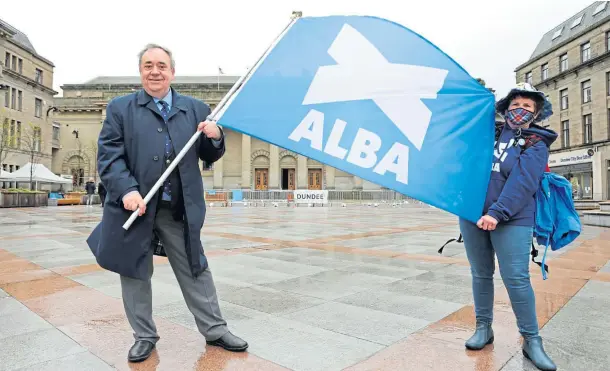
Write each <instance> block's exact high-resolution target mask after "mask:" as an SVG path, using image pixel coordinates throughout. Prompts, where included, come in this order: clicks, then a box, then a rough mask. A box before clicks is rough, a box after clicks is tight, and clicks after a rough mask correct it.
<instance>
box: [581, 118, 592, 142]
mask: <svg viewBox="0 0 610 371" xmlns="http://www.w3.org/2000/svg"><path fill="white" fill-rule="evenodd" d="M582 123H583V131H582V133H583V143H584V144H589V143H591V142H593V116H592V115H591V114H588V115H584V116H583V122H582Z"/></svg>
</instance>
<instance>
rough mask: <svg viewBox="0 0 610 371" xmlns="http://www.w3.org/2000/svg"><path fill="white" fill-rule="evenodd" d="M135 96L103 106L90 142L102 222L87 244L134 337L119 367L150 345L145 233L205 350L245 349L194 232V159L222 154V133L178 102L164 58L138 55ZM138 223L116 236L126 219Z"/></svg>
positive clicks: (150, 50)
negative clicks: (102, 197) (116, 288)
mask: <svg viewBox="0 0 610 371" xmlns="http://www.w3.org/2000/svg"><path fill="white" fill-rule="evenodd" d="M139 58H140V67H139V70H140V76H141V80H142V85H143V90H140V91H138V92H136V93H133V94H129V95H126V96H122V97H117V98H115V99H113V100H112V101H110V102H109V103H108V106H107V108H106V119H105V120H104V123H103V126H102V130H101V132H100V136H99V140H98V169H99V173H100V177H101V179H102V182H103V183H104V185H105V187H106V192H107V194H106V204H105V207H104V212H103V218H102V222H101V223H100V224H99V225H98V226H97V227H96V229H95V230H94V231H93V233H92V234H91V236H90V237H89V239H88V240H87V242H88V244H89V247H90V248H91V250H92V252H93V254H94V255H95V257H96V259H97V262H98V264H99V265H100V266H102V267H103V268H105V269H108V270H110V271H113V272H116V273H119V274H120V276H121V288H122V293H123V304H124V306H125V312H126V314H127V319H128V320H129V323H130V324H131V327H132V328H133V330H134V337H135V339H136V341H135V344H134V345H133V346H132V347H131V349H130V350H129V354H128V359H129V360H130V361H132V362H138V361H143V360H145V359H147V358H148V357H149V356H150V354H151V352H152V350H153V348H154V347H155V344H156V342H157V341H158V340H159V336H158V335H157V329H156V327H155V324H154V322H153V317H152V291H151V277H152V274H153V259H152V258H153V249H154V248H155V246H153V245H156V244H154V243H153V234H154V235H155V236H157V237H158V238H159V240H160V242H161V243H162V244H163V248H164V250H165V253H166V254H167V257H168V259H169V262H170V264H171V267H172V269H173V271H174V274H175V276H176V278H177V280H178V283H179V284H180V288H181V291H182V294H183V296H184V299H185V301H186V303H187V306H188V308H189V310H190V311H191V313H192V314H193V316H194V317H195V322H196V323H197V327H198V329H199V331H200V332H201V333H202V334H203V336H204V337H205V339H206V340H207V343H208V344H211V345H216V346H220V347H223V348H225V349H227V350H231V351H244V350H246V349H247V347H248V344H247V343H246V342H245V341H244V340H242V339H240V338H239V337H237V336H235V335H233V334H232V333H231V332H229V330H228V328H227V323H226V322H225V320H224V319H223V318H222V315H221V313H220V308H219V305H218V298H217V297H216V289H215V286H214V282H213V279H212V274H211V272H210V269H209V267H208V261H207V259H206V256H205V255H204V252H203V247H202V245H201V239H200V233H201V228H202V227H203V221H204V219H205V202H204V195H203V181H202V178H201V172H200V168H199V160H202V161H205V162H206V163H208V164H210V163H213V162H215V161H217V160H218V159H220V158H221V157H222V156H223V154H224V151H225V141H224V134H223V132H222V129H220V128H219V127H218V126H217V125H216V123H214V122H210V121H206V119H207V117H208V115H209V114H210V108H209V106H207V105H206V104H205V103H203V102H201V101H199V100H196V99H194V98H191V97H187V96H183V95H180V94H178V93H177V92H176V91H175V90H174V89H173V88H171V87H170V83H171V81H172V80H173V79H174V73H175V70H174V66H175V62H174V60H173V58H172V54H171V52H170V51H169V50H167V49H166V48H163V47H161V46H159V45H154V44H152V45H148V46H147V47H146V48H145V49H144V50H143V51H142V52H141V53H140V55H139ZM196 130H199V131H201V132H202V134H201V135H200V137H199V139H198V140H197V142H196V143H195V144H194V145H193V146H192V147H191V148H190V150H189V151H188V152H187V153H186V155H185V156H184V158H183V159H182V160H181V161H180V163H179V164H178V166H177V167H176V168H175V170H174V171H173V172H172V174H171V175H170V176H169V177H168V179H167V181H166V182H165V183H164V184H163V185H162V186H161V187H160V188H159V192H158V194H157V195H156V196H155V197H153V198H152V199H151V200H150V202H149V203H148V205H146V204H145V203H144V200H143V196H145V195H146V194H147V193H148V192H149V191H150V190H151V189H152V187H153V185H154V184H155V183H156V182H157V180H158V179H159V178H160V177H161V175H162V173H163V172H164V171H165V169H166V168H167V166H168V164H170V163H171V161H172V160H173V159H174V158H175V156H176V155H177V154H178V153H179V152H180V150H181V149H182V148H184V146H185V144H186V143H187V142H188V141H189V139H190V138H191V136H192V135H193V134H194V133H195V132H196ZM135 210H138V213H139V216H138V218H137V219H136V220H135V221H134V223H133V224H132V225H131V227H130V228H129V229H128V230H127V231H125V230H124V229H123V227H122V225H123V224H124V223H125V221H127V219H128V218H129V216H130V215H131V213H132V211H135Z"/></svg>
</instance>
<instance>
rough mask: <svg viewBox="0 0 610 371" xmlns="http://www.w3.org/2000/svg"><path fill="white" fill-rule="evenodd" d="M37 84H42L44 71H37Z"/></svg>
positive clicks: (38, 69)
mask: <svg viewBox="0 0 610 371" xmlns="http://www.w3.org/2000/svg"><path fill="white" fill-rule="evenodd" d="M36 82H37V83H39V84H42V70H41V69H40V68H37V69H36Z"/></svg>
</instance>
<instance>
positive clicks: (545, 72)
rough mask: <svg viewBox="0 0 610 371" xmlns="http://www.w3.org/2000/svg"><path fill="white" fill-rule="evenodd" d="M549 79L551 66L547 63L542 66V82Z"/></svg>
mask: <svg viewBox="0 0 610 371" xmlns="http://www.w3.org/2000/svg"><path fill="white" fill-rule="evenodd" d="M548 78H549V64H548V63H545V64H543V65H542V80H546V79H548Z"/></svg>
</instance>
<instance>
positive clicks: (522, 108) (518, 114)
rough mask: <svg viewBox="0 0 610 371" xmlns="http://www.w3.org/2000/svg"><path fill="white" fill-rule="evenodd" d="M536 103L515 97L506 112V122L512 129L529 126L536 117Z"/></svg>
mask: <svg viewBox="0 0 610 371" xmlns="http://www.w3.org/2000/svg"><path fill="white" fill-rule="evenodd" d="M535 110H536V102H534V100H532V99H530V98H524V97H515V98H514V99H513V100H512V101H511V102H510V106H509V107H508V111H507V112H506V116H505V117H506V122H507V123H508V124H509V125H510V126H512V127H521V126H523V125H528V124H531V123H532V122H533V121H534V119H535V118H536V115H535V114H534V112H535Z"/></svg>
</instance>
